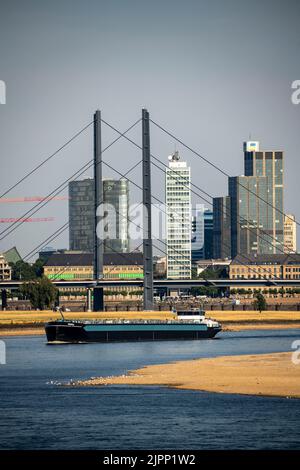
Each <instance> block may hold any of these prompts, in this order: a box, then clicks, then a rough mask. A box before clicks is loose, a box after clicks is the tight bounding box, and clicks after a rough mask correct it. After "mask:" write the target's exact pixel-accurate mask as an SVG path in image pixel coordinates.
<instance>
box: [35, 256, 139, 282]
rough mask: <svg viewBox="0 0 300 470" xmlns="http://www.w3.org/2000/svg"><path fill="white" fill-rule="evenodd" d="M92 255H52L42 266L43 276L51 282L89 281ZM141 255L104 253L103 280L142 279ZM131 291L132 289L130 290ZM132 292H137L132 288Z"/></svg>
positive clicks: (91, 269) (91, 270) (91, 275)
mask: <svg viewBox="0 0 300 470" xmlns="http://www.w3.org/2000/svg"><path fill="white" fill-rule="evenodd" d="M93 262H94V257H93V254H92V253H84V252H80V251H68V252H65V253H54V254H52V255H51V256H50V257H49V258H48V260H47V262H46V264H45V265H44V274H45V276H47V277H48V278H49V279H52V280H66V281H70V280H74V281H76V280H91V279H93ZM143 277H144V273H143V254H142V253H141V252H133V253H104V255H103V279H104V280H105V279H107V280H108V279H128V280H130V279H142V278H143ZM76 289H78V288H69V289H68V288H64V291H68V290H69V291H74V290H76ZM131 289H132V288H131ZM109 290H116V291H119V290H128V289H127V288H124V287H122V288H118V287H117V288H111V287H109ZM134 290H138V289H136V288H134Z"/></svg>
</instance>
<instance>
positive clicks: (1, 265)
mask: <svg viewBox="0 0 300 470" xmlns="http://www.w3.org/2000/svg"><path fill="white" fill-rule="evenodd" d="M11 271H12V269H11V266H10V265H9V264H8V261H7V260H6V258H5V256H4V255H3V254H0V281H10V280H11Z"/></svg>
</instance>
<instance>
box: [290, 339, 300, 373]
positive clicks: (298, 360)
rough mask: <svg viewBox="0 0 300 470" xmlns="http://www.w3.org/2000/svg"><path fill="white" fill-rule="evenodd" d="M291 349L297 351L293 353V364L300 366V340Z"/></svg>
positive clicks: (294, 342) (293, 343)
mask: <svg viewBox="0 0 300 470" xmlns="http://www.w3.org/2000/svg"><path fill="white" fill-rule="evenodd" d="M291 348H292V349H295V351H294V352H293V353H292V363H293V364H295V365H296V366H298V365H299V364H300V339H297V340H296V341H293V342H292V346H291Z"/></svg>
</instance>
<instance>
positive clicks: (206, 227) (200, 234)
mask: <svg viewBox="0 0 300 470" xmlns="http://www.w3.org/2000/svg"><path fill="white" fill-rule="evenodd" d="M212 257H213V212H212V211H210V210H209V209H205V208H204V206H202V208H200V209H199V208H197V209H196V213H195V215H193V217H192V264H195V263H196V262H197V261H199V260H202V259H211V258H212Z"/></svg>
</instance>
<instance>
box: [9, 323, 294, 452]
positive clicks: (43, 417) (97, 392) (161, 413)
mask: <svg viewBox="0 0 300 470" xmlns="http://www.w3.org/2000/svg"><path fill="white" fill-rule="evenodd" d="M297 338H299V339H300V330H288V331H287V330H282V331H247V332H237V333H223V334H221V335H220V336H219V339H216V340H205V341H186V342H180V341H172V342H154V343H151V342H148V343H115V344H112V343H110V344H86V345H84V344H82V345H55V346H54V345H51V346H49V345H47V344H46V343H45V338H44V337H23V338H22V337H16V338H13V337H10V338H7V339H6V340H5V341H6V347H7V365H5V366H0V413H1V421H0V447H1V448H2V449H155V448H157V449H166V448H167V449H185V448H189V449H216V448H219V449H230V448H236V449H238V448H239V449H262V448H263V449H277V448H278V449H283V448H284V449H299V448H300V400H288V399H284V398H265V397H251V396H241V395H222V394H214V393H206V392H197V391H189V390H174V389H167V388H163V387H124V386H113V387H112V386H106V387H98V388H92V387H84V388H77V387H63V386H61V385H64V384H66V383H68V382H69V381H70V380H78V379H83V378H90V377H92V376H100V375H101V376H107V375H116V374H124V373H126V372H127V371H128V370H129V369H134V368H137V367H141V366H143V365H145V364H157V363H161V362H168V361H173V360H182V359H192V358H197V357H212V356H219V355H230V354H256V353H269V352H279V351H289V350H291V343H292V341H294V340H295V339H297ZM299 367H300V366H299Z"/></svg>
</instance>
